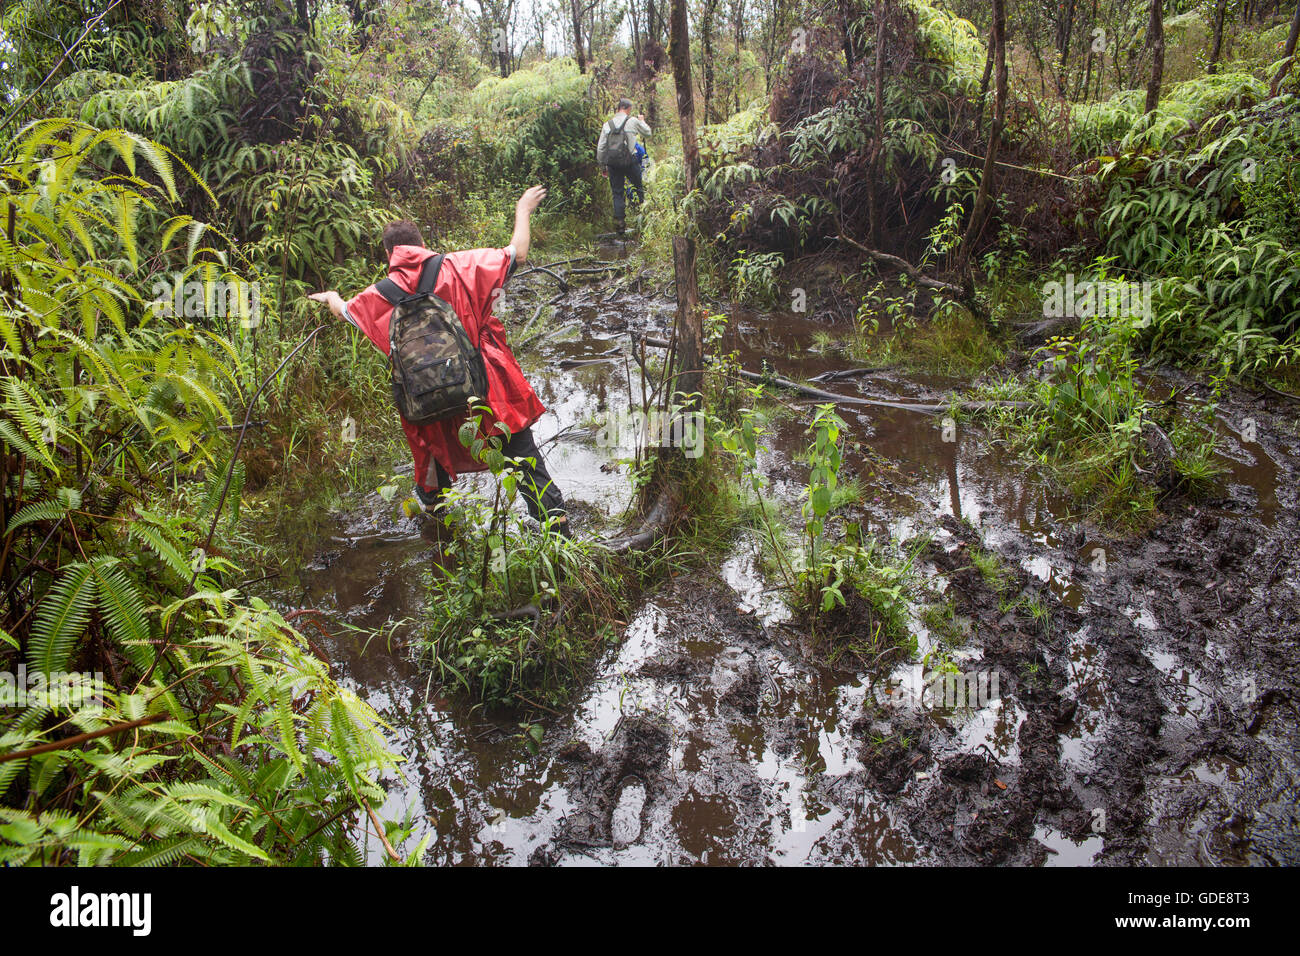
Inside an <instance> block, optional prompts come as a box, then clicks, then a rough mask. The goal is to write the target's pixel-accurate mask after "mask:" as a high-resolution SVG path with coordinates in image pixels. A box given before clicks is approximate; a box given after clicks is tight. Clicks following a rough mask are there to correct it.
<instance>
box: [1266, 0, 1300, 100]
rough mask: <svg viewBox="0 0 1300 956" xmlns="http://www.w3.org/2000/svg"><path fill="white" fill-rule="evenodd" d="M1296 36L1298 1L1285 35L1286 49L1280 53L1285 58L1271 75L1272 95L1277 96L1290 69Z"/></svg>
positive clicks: (1298, 33)
mask: <svg viewBox="0 0 1300 956" xmlns="http://www.w3.org/2000/svg"><path fill="white" fill-rule="evenodd" d="M1297 38H1300V3H1297V4H1296V7H1295V16H1293V17H1292V18H1291V32H1290V33H1288V34H1287V37H1286V49H1285V50H1284V51H1283V53H1282V55H1283V56H1284V57H1286V59H1285V60H1283V61H1282V65H1281V66H1279V67H1278V68H1277V75H1276V76H1274V77H1273V87H1272V90H1271V92H1272V94H1273V95H1274V96H1277V94H1278V91H1279V90H1280V89H1281V88H1282V81H1283V80H1284V79H1286V74H1287V71H1288V70H1290V69H1291V63H1292V62H1293V61H1294V60H1295V45H1296V39H1297Z"/></svg>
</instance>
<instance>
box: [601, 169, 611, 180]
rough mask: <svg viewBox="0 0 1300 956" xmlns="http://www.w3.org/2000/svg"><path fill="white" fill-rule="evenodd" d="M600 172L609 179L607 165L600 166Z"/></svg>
mask: <svg viewBox="0 0 1300 956" xmlns="http://www.w3.org/2000/svg"><path fill="white" fill-rule="evenodd" d="M600 174H601V175H602V176H604V177H605V178H606V179H609V167H608V166H602V167H600Z"/></svg>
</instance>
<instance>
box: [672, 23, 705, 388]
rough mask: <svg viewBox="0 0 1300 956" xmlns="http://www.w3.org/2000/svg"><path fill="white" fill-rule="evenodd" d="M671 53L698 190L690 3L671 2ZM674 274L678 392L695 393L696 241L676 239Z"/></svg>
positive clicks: (687, 162)
mask: <svg viewBox="0 0 1300 956" xmlns="http://www.w3.org/2000/svg"><path fill="white" fill-rule="evenodd" d="M668 55H669V57H670V58H671V59H672V62H673V80H674V81H675V82H676V85H677V116H678V120H679V122H680V124H681V128H682V156H683V158H684V164H683V165H684V172H685V176H686V191H687V192H688V193H689V192H691V191H692V190H694V189H695V183H696V180H697V178H698V177H699V172H700V149H699V144H698V142H697V141H696V136H695V93H694V90H693V88H692V80H691V38H690V32H689V29H688V26H687V20H686V0H672V9H671V13H670V15H669V24H668ZM673 271H674V273H675V274H676V278H677V329H678V334H679V342H678V349H677V354H678V369H679V371H680V374H679V375H678V377H677V382H676V387H675V388H674V389H673V391H675V392H680V393H682V394H685V395H691V394H694V393H696V392H699V391H700V389H701V386H702V384H703V367H704V325H703V317H702V315H701V312H700V307H699V289H698V285H697V282H698V280H697V278H696V271H695V241H694V240H693V239H691V238H689V237H687V236H677V237H676V238H674V239H673Z"/></svg>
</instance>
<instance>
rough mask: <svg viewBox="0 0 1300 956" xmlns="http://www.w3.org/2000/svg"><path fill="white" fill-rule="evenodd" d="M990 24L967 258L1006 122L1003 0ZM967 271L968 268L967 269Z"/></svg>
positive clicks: (976, 234) (965, 240) (964, 243)
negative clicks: (985, 126) (989, 111)
mask: <svg viewBox="0 0 1300 956" xmlns="http://www.w3.org/2000/svg"><path fill="white" fill-rule="evenodd" d="M992 3H993V27H992V29H991V30H990V32H989V44H990V45H991V46H992V47H993V71H994V82H993V124H992V126H990V128H989V144H988V148H987V149H985V151H984V172H983V173H982V174H981V175H980V188H979V191H978V192H977V193H976V194H975V208H974V209H972V210H971V216H970V223H969V224H968V225H967V226H966V235H965V237H963V239H962V243H961V248H962V256H963V257H964V258H965V259H966V261H967V262H969V261H970V257H971V253H972V251H973V249H972V247H973V246H974V244H975V240H976V239H977V238H978V237H979V234H980V230H981V229H983V228H984V216H985V213H986V212H987V210H988V204H989V190H990V186H991V184H992V182H993V170H994V168H995V164H996V163H997V155H998V142H999V141H1000V140H1001V139H1002V127H1003V124H1004V123H1005V122H1006V111H1007V46H1006V32H1007V15H1006V2H1005V0H992ZM968 271H969V270H968Z"/></svg>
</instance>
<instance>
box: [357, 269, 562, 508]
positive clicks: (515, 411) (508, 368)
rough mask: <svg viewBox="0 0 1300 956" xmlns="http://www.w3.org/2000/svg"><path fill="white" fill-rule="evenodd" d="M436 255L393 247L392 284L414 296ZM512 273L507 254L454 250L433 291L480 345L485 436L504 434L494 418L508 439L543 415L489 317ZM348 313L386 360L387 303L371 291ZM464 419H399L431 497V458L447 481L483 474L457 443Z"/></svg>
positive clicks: (434, 482) (498, 328)
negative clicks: (426, 262)
mask: <svg viewBox="0 0 1300 956" xmlns="http://www.w3.org/2000/svg"><path fill="white" fill-rule="evenodd" d="M433 254H434V253H433V251H432V250H430V249H425V248H424V247H422V246H395V247H394V248H393V252H392V255H391V256H389V258H388V276H389V278H390V279H392V280H393V281H394V282H396V283H397V284H398V285H399V286H401V287H402V288H403V289H405V290H406V291H408V292H410V291H412V290H413V289H415V287H416V284H417V283H418V282H419V280H420V267H421V266H422V265H423V264H424V260H426V259H428V258H429V257H430V256H432V255H433ZM513 268H514V253H513V250H510V249H472V250H470V251H468V252H451V253H448V254H447V255H446V256H445V257H444V258H443V260H442V268H441V270H440V271H439V273H438V282H437V284H436V285H435V286H434V288H433V292H434V295H436V296H438V297H439V298H440V299H443V300H445V301H446V302H447V303H448V304H450V305H451V307H452V308H453V309H455V310H456V314H457V315H458V316H460V320H461V322H462V323H464V325H465V331H466V332H468V333H469V338H470V341H471V342H474V343H475V344H477V345H478V347H479V349H480V351H481V352H482V353H483V364H484V365H485V366H486V367H487V380H488V395H487V399H488V401H487V404H488V405H490V406H491V408H492V412H493V414H492V415H484V416H483V424H482V434H483V435H484V436H491V435H500V434H501V432H500V431H499V430H494V428H493V426H494V425H495V424H496V422H497V421H498V420H499V421H501V422H503V423H504V424H505V426H506V427H507V428H509V429H510V434H512V435H514V434H518V433H519V432H521V431H523V430H524V429H525V428H527V427H529V426H530V425H532V424H533V423H534V422H535V421H537V419H538V418H540V417H541V415H542V412H544V411H545V410H546V409H545V408H544V407H543V405H542V403H541V401H540V400H539V399H538V398H537V395H536V394H535V393H534V392H533V389H532V386H530V385H529V384H528V382H527V381H526V380H525V379H524V373H523V370H521V369H520V368H519V363H518V362H517V361H516V360H515V357H514V354H513V353H512V352H511V351H510V346H509V345H508V344H507V343H506V330H505V328H504V327H503V326H502V325H501V320H500V319H498V318H497V317H496V316H495V315H493V314H492V306H493V304H494V303H495V293H496V290H498V289H500V288H501V286H502V284H504V283H505V281H506V279H507V278H508V277H509V275H510V272H511V270H512V269H513ZM348 314H349V315H350V317H351V319H352V321H353V322H354V323H355V324H356V326H357V327H358V328H359V329H361V331H362V332H364V333H365V334H366V337H367V338H369V339H370V341H371V342H373V343H374V345H375V348H377V349H379V351H381V352H383V353H384V355H388V345H389V343H388V320H389V318H391V316H392V314H393V307H392V306H391V305H389V304H388V300H387V299H385V298H384V297H383V296H382V295H380V294H379V292H378V290H376V289H375V287H374V286H373V285H372V286H370V287H369V288H367V289H366V290H365V291H363V292H361V293H360V294H359V295H357V296H356V298H354V299H352V300H351V301H350V302H348ZM399 417H400V416H399ZM465 417H466V416H464V415H462V416H458V417H456V418H450V419H445V420H443V421H440V422H434V423H433V424H431V425H412V424H411V423H410V422H408V421H406V420H405V419H402V430H403V431H405V432H406V441H407V443H408V444H409V445H410V446H411V456H412V457H413V458H414V460H415V480H416V481H418V482H419V483H420V485H421V486H422V487H424V489H425V490H427V491H432V490H433V489H434V488H435V487H436V486H437V478H436V476H435V474H434V469H433V462H434V460H435V459H436V460H437V461H438V462H439V463H440V464H441V465H442V467H443V468H444V469H446V471H447V474H448V475H450V476H451V477H452V478H455V477H456V475H457V473H459V472H467V471H482V470H484V466H483V465H482V464H481V463H480V462H478V461H475V460H474V458H473V456H472V455H470V453H469V449H467V448H466V447H465V446H464V445H462V444H461V443H460V439H459V438H458V437H457V431H458V430H459V428H460V426H461V425H462V424H463V423H464V421H465Z"/></svg>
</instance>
